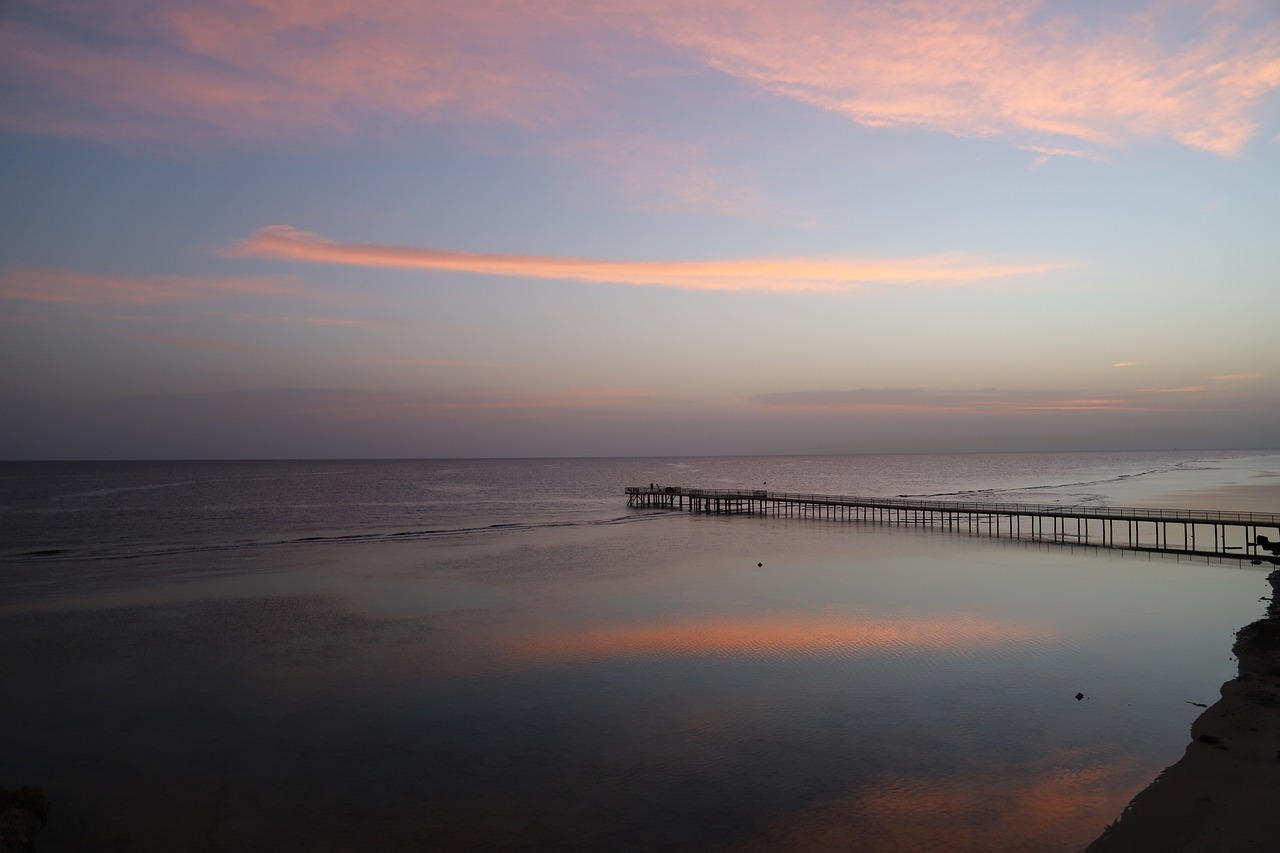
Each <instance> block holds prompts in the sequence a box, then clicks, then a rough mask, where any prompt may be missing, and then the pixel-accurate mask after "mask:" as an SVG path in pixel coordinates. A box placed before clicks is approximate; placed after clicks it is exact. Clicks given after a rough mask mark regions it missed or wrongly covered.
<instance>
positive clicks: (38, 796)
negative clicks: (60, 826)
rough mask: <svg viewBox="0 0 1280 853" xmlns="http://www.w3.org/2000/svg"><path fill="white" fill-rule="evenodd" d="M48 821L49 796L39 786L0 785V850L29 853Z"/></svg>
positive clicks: (33, 848)
mask: <svg viewBox="0 0 1280 853" xmlns="http://www.w3.org/2000/svg"><path fill="white" fill-rule="evenodd" d="M48 822H49V798H48V797H46V796H45V795H44V791H41V790H40V789H39V788H20V789H19V790H17V791H6V790H5V789H4V788H0V853H31V851H33V850H35V847H34V846H32V842H33V841H34V840H35V837H36V836H37V835H39V834H40V830H42V829H44V825H45V824H46V823H48Z"/></svg>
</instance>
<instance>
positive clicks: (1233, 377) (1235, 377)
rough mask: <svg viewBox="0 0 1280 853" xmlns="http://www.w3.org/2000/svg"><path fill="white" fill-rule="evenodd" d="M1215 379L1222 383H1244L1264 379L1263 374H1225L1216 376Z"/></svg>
mask: <svg viewBox="0 0 1280 853" xmlns="http://www.w3.org/2000/svg"><path fill="white" fill-rule="evenodd" d="M1213 378H1214V379H1217V380H1219V381H1222V382H1243V381H1246V380H1249V379H1262V378H1264V377H1263V375H1262V374H1261V373H1224V374H1223V375H1221V376H1215V377H1213Z"/></svg>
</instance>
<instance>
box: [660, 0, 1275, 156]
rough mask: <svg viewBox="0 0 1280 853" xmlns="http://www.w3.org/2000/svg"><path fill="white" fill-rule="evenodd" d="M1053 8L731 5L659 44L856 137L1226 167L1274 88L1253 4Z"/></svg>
mask: <svg viewBox="0 0 1280 853" xmlns="http://www.w3.org/2000/svg"><path fill="white" fill-rule="evenodd" d="M1061 9H1062V11H1057V10H1052V11H1051V10H1050V9H1049V8H1048V7H1047V6H1046V4H1043V3H1036V2H1031V3H1028V2H1024V0H958V2H946V3H942V2H928V0H916V2H900V3H891V4H883V3H852V4H829V3H817V2H814V3H788V4H785V5H784V4H778V3H774V2H771V0H743V2H738V3H735V4H734V6H733V14H725V6H724V4H703V5H699V6H697V7H694V8H682V9H681V10H680V12H679V13H678V14H679V25H678V26H676V25H674V20H673V25H672V26H671V27H669V28H668V29H667V30H666V32H667V35H668V37H669V38H670V39H672V40H674V41H676V42H678V43H680V44H683V45H685V46H687V47H689V48H691V49H694V50H697V51H698V52H700V53H701V54H702V55H703V57H704V59H705V61H706V62H707V64H708V65H710V66H711V67H713V68H716V69H718V70H720V71H723V72H725V73H727V74H731V75H733V76H735V77H738V78H741V79H743V80H746V81H749V82H750V83H752V84H753V85H756V86H759V87H761V88H763V89H766V90H768V91H770V92H773V93H776V94H779V95H783V96H785V97H790V98H795V99H798V100H801V101H804V102H806V103H809V104H813V105H814V106H817V107H820V108H822V109H825V110H830V111H832V112H836V113H839V114H841V115H845V116H847V117H849V118H851V119H853V120H854V121H856V122H859V123H860V124H864V125H867V126H871V127H918V128H926V129H932V130H938V131H943V132H946V133H952V134H957V135H960V136H970V137H979V138H983V137H1001V138H1007V139H1011V140H1014V141H1017V142H1019V143H1021V144H1023V145H1030V146H1053V147H1054V148H1055V149H1056V147H1057V146H1055V145H1054V140H1057V139H1072V140H1076V141H1078V142H1085V143H1089V144H1091V145H1093V146H1095V147H1109V146H1115V145H1119V144H1122V143H1125V142H1128V141H1131V140H1141V139H1151V138H1156V137H1171V138H1173V139H1176V140H1178V141H1179V142H1181V143H1182V144H1184V145H1187V146H1190V147H1192V148H1197V149H1200V150H1204V151H1212V152H1215V153H1217V154H1221V155H1225V156H1232V155H1235V154H1238V153H1239V152H1240V151H1241V149H1242V148H1243V147H1244V145H1245V143H1246V142H1248V141H1249V139H1251V138H1252V136H1253V135H1254V133H1255V131H1256V129H1257V126H1258V119H1257V114H1258V111H1259V110H1260V108H1261V106H1262V102H1263V99H1264V98H1266V97H1267V96H1268V95H1269V93H1271V92H1274V91H1275V90H1276V89H1277V88H1278V87H1280V19H1278V18H1277V16H1276V15H1275V14H1274V7H1269V6H1268V4H1266V3H1265V2H1262V0H1257V1H1256V2H1248V0H1246V1H1245V2H1240V3H1232V4H1217V5H1216V6H1213V7H1211V8H1206V5H1205V4H1203V3H1198V2H1192V0H1169V2H1162V3H1151V4H1148V5H1147V6H1146V7H1145V8H1142V9H1140V10H1138V11H1137V12H1134V11H1129V10H1130V9H1132V6H1131V5H1130V4H1125V5H1124V6H1123V7H1120V6H1113V5H1112V4H1096V5H1094V6H1092V7H1091V8H1087V9H1082V8H1081V7H1074V8H1073V7H1071V6H1063V7H1061ZM1077 16H1078V17H1077ZM1085 16H1087V18H1086V17H1085ZM672 17H673V19H674V18H675V15H674V14H673V16H672ZM1175 33H1177V34H1178V35H1174V34H1175ZM1182 33H1185V34H1186V35H1182ZM1041 153H1042V156H1047V152H1043V151H1042V152H1041ZM1081 154H1085V152H1078V153H1076V154H1075V155H1074V156H1081ZM1085 156H1096V154H1092V155H1091V154H1085Z"/></svg>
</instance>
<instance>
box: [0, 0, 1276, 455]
mask: <svg viewBox="0 0 1280 853" xmlns="http://www.w3.org/2000/svg"><path fill="white" fill-rule="evenodd" d="M0 187H3V191H2V192H0V356H2V357H3V360H4V364H5V365H6V366H7V369H6V370H4V371H3V373H2V374H0V458H3V459H144V458H294V457H305V458H326V457H327V458H335V457H336V458H363V457H526V456H532V457H538V456H644V455H739V454H792V453H795V454H815V453H879V452H945V451H1002V450H1010V451H1022V450H1108V449H1111V450H1130V449H1166V448H1181V449H1190V448H1257V447H1266V448H1274V447H1277V446H1280V203H1278V200H1280V6H1278V5H1277V4H1276V3H1275V2H1274V0H1221V2H1207V1H1206V0H1110V2H1057V0H1044V1H1043V2H1036V0H1024V2H1012V1H1011V0H884V1H883V2H869V1H868V2H858V0H854V2H827V0H788V2H776V0H773V1H770V0H697V2H692V0H689V1H688V2H686V1H685V0H655V2H644V0H627V2H615V0H538V2H515V0H468V2H467V3H456V2H447V3H446V2H419V3H403V2H383V0H358V2H357V0H306V2H302V0H219V2H217V3H209V2H205V1H204V0H189V1H188V0H113V2H111V3H97V4H86V3H83V2H78V0H43V1H42V2H35V1H34V0H0Z"/></svg>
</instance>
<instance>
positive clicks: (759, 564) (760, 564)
mask: <svg viewBox="0 0 1280 853" xmlns="http://www.w3.org/2000/svg"><path fill="white" fill-rule="evenodd" d="M763 565H764V563H756V568H760V567H762V566H763Z"/></svg>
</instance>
